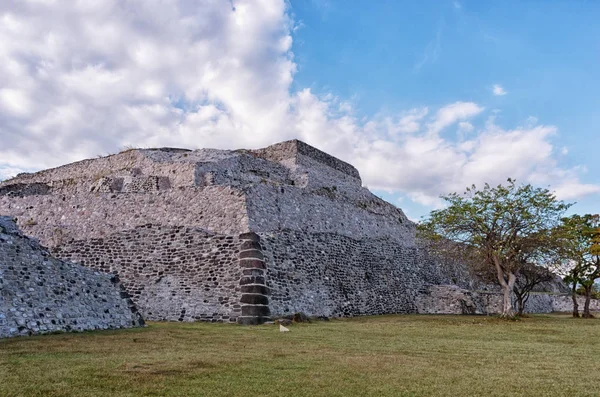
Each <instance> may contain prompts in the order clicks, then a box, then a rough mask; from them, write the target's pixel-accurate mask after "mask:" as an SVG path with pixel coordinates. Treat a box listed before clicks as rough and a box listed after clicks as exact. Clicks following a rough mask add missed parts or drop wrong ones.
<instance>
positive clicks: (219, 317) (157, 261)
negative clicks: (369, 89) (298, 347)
mask: <svg viewBox="0 0 600 397" xmlns="http://www.w3.org/2000/svg"><path fill="white" fill-rule="evenodd" d="M0 214H2V215H10V216H13V217H15V218H16V219H17V221H18V224H19V226H20V227H21V228H22V230H23V231H24V232H25V233H26V234H28V235H31V236H33V237H35V238H37V239H39V240H40V242H41V243H42V244H43V245H45V246H47V247H48V248H49V250H50V252H51V253H52V254H53V255H55V256H56V257H58V258H61V259H62V260H67V261H70V262H74V263H78V264H81V265H83V266H85V267H88V268H90V269H92V270H93V271H96V272H104V273H109V274H113V275H117V276H118V278H119V279H120V280H121V282H122V284H123V286H124V288H125V289H126V291H127V292H128V293H129V294H130V295H131V297H132V299H133V301H134V302H135V304H136V305H137V307H138V308H139V310H140V312H141V313H142V315H143V316H144V318H146V319H148V320H173V321H177V320H179V321H226V322H238V323H242V324H258V323H262V322H264V321H266V320H267V319H269V318H273V317H275V316H281V315H285V314H291V313H294V312H304V313H306V314H308V315H314V316H328V317H334V316H354V315H369V314H383V313H487V312H493V311H494V310H497V307H498V305H499V304H500V298H499V296H498V295H497V293H496V292H494V291H489V292H486V291H485V290H484V291H482V290H481V288H479V287H478V288H476V285H475V284H476V280H473V278H472V277H471V276H470V275H469V273H468V271H467V270H466V269H465V268H462V267H460V266H447V265H444V264H443V263H439V261H436V260H434V259H432V258H431V257H429V256H428V255H427V252H426V250H424V249H423V248H422V247H421V246H420V244H419V242H418V241H417V239H416V237H415V230H416V228H415V224H414V223H413V222H411V221H410V220H408V219H407V217H406V216H405V214H404V213H403V212H402V210H400V209H399V208H396V207H395V206H393V205H392V204H390V203H388V202H386V201H384V200H382V199H380V198H379V197H377V196H375V195H374V194H372V193H371V192H370V191H369V190H368V189H367V188H365V187H363V186H362V182H361V178H360V175H359V173H358V171H357V170H356V168H354V167H353V166H351V165H350V164H348V163H345V162H343V161H341V160H339V159H337V158H335V157H332V156H330V155H328V154H326V153H324V152H322V151H320V150H318V149H316V148H314V147H312V146H309V145H307V144H305V143H303V142H301V141H298V140H293V141H287V142H282V143H279V144H275V145H272V146H269V147H266V148H264V149H258V150H234V151H230V150H215V149H199V150H186V149H173V148H160V149H132V150H127V151H123V152H121V153H119V154H115V155H110V156H106V157H102V158H97V159H90V160H84V161H80V162H77V163H73V164H68V165H65V166H61V167H58V168H54V169H49V170H45V171H41V172H36V173H31V174H20V175H18V176H17V177H15V178H13V179H11V180H8V181H4V182H3V183H0ZM90 274H92V273H91V272H90ZM476 289H477V291H475V290H476ZM560 299H562V298H552V297H549V296H548V295H544V296H540V297H539V298H534V299H531V300H530V302H529V310H531V311H552V310H553V305H555V304H557V303H556V302H558V301H560ZM567 299H568V298H567Z"/></svg>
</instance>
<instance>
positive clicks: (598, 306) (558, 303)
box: [552, 295, 600, 313]
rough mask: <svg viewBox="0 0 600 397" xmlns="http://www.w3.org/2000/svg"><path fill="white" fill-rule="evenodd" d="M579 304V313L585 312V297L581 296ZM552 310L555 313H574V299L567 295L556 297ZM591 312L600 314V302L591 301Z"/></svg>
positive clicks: (578, 300)
mask: <svg viewBox="0 0 600 397" xmlns="http://www.w3.org/2000/svg"><path fill="white" fill-rule="evenodd" d="M577 304H578V305H579V313H582V312H583V305H584V304H585V297H583V296H579V297H578V298H577ZM552 310H553V311H555V312H564V313H571V312H573V298H571V296H570V295H569V296H567V295H560V296H555V297H554V299H553V301H552ZM590 310H591V311H592V312H597V313H600V300H598V299H592V300H591V301H590Z"/></svg>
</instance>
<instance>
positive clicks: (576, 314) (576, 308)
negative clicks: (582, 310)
mask: <svg viewBox="0 0 600 397" xmlns="http://www.w3.org/2000/svg"><path fill="white" fill-rule="evenodd" d="M571 298H572V299H573V317H575V318H579V303H577V283H575V282H573V287H572V288H571Z"/></svg>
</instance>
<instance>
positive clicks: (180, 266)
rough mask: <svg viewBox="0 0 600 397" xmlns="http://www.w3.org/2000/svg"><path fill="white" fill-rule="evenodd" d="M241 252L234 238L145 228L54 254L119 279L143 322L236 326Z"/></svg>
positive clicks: (186, 229) (172, 228)
mask: <svg viewBox="0 0 600 397" xmlns="http://www.w3.org/2000/svg"><path fill="white" fill-rule="evenodd" d="M239 249H240V240H239V238H238V237H237V236H226V235H215V234H211V233H208V232H206V231H204V230H202V229H198V228H190V227H183V226H158V225H152V224H147V225H144V226H138V227H136V228H134V229H129V230H124V231H121V232H116V233H113V234H111V235H110V236H108V237H105V238H91V239H85V240H72V241H69V242H68V243H65V244H63V245H61V246H59V247H56V248H54V249H53V253H54V254H55V255H57V256H59V257H62V258H66V259H68V260H70V261H74V262H78V263H81V264H83V265H85V266H88V267H90V268H92V269H95V270H98V271H102V272H107V273H115V274H118V275H119V277H120V279H121V281H122V283H123V286H124V287H125V288H126V290H127V291H128V292H129V294H130V295H131V297H132V299H133V301H134V302H135V304H136V305H137V306H138V308H139V310H140V311H141V312H142V313H144V316H145V318H146V319H147V320H179V321H196V320H201V321H235V319H236V318H237V317H238V316H239V315H241V306H240V298H241V293H240V287H239V281H240V278H241V277H242V271H241V268H240V267H239V266H238V253H239Z"/></svg>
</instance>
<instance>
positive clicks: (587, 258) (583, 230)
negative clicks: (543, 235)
mask: <svg viewBox="0 0 600 397" xmlns="http://www.w3.org/2000/svg"><path fill="white" fill-rule="evenodd" d="M559 231H560V232H559V233H560V234H561V236H562V237H563V240H564V243H563V245H564V248H563V254H564V259H565V260H566V262H567V264H568V266H569V269H568V272H567V274H566V277H565V278H564V280H565V282H566V283H568V284H570V286H571V295H572V298H573V317H579V305H578V304H577V287H578V285H580V286H582V287H583V290H584V294H585V304H584V307H583V317H585V318H591V317H593V316H592V314H591V313H590V301H591V297H592V292H593V289H594V283H595V282H596V280H597V279H599V278H600V215H598V214H596V215H590V214H586V215H583V216H581V215H573V216H571V217H568V218H564V219H563V224H562V226H561V227H560V228H559Z"/></svg>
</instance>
